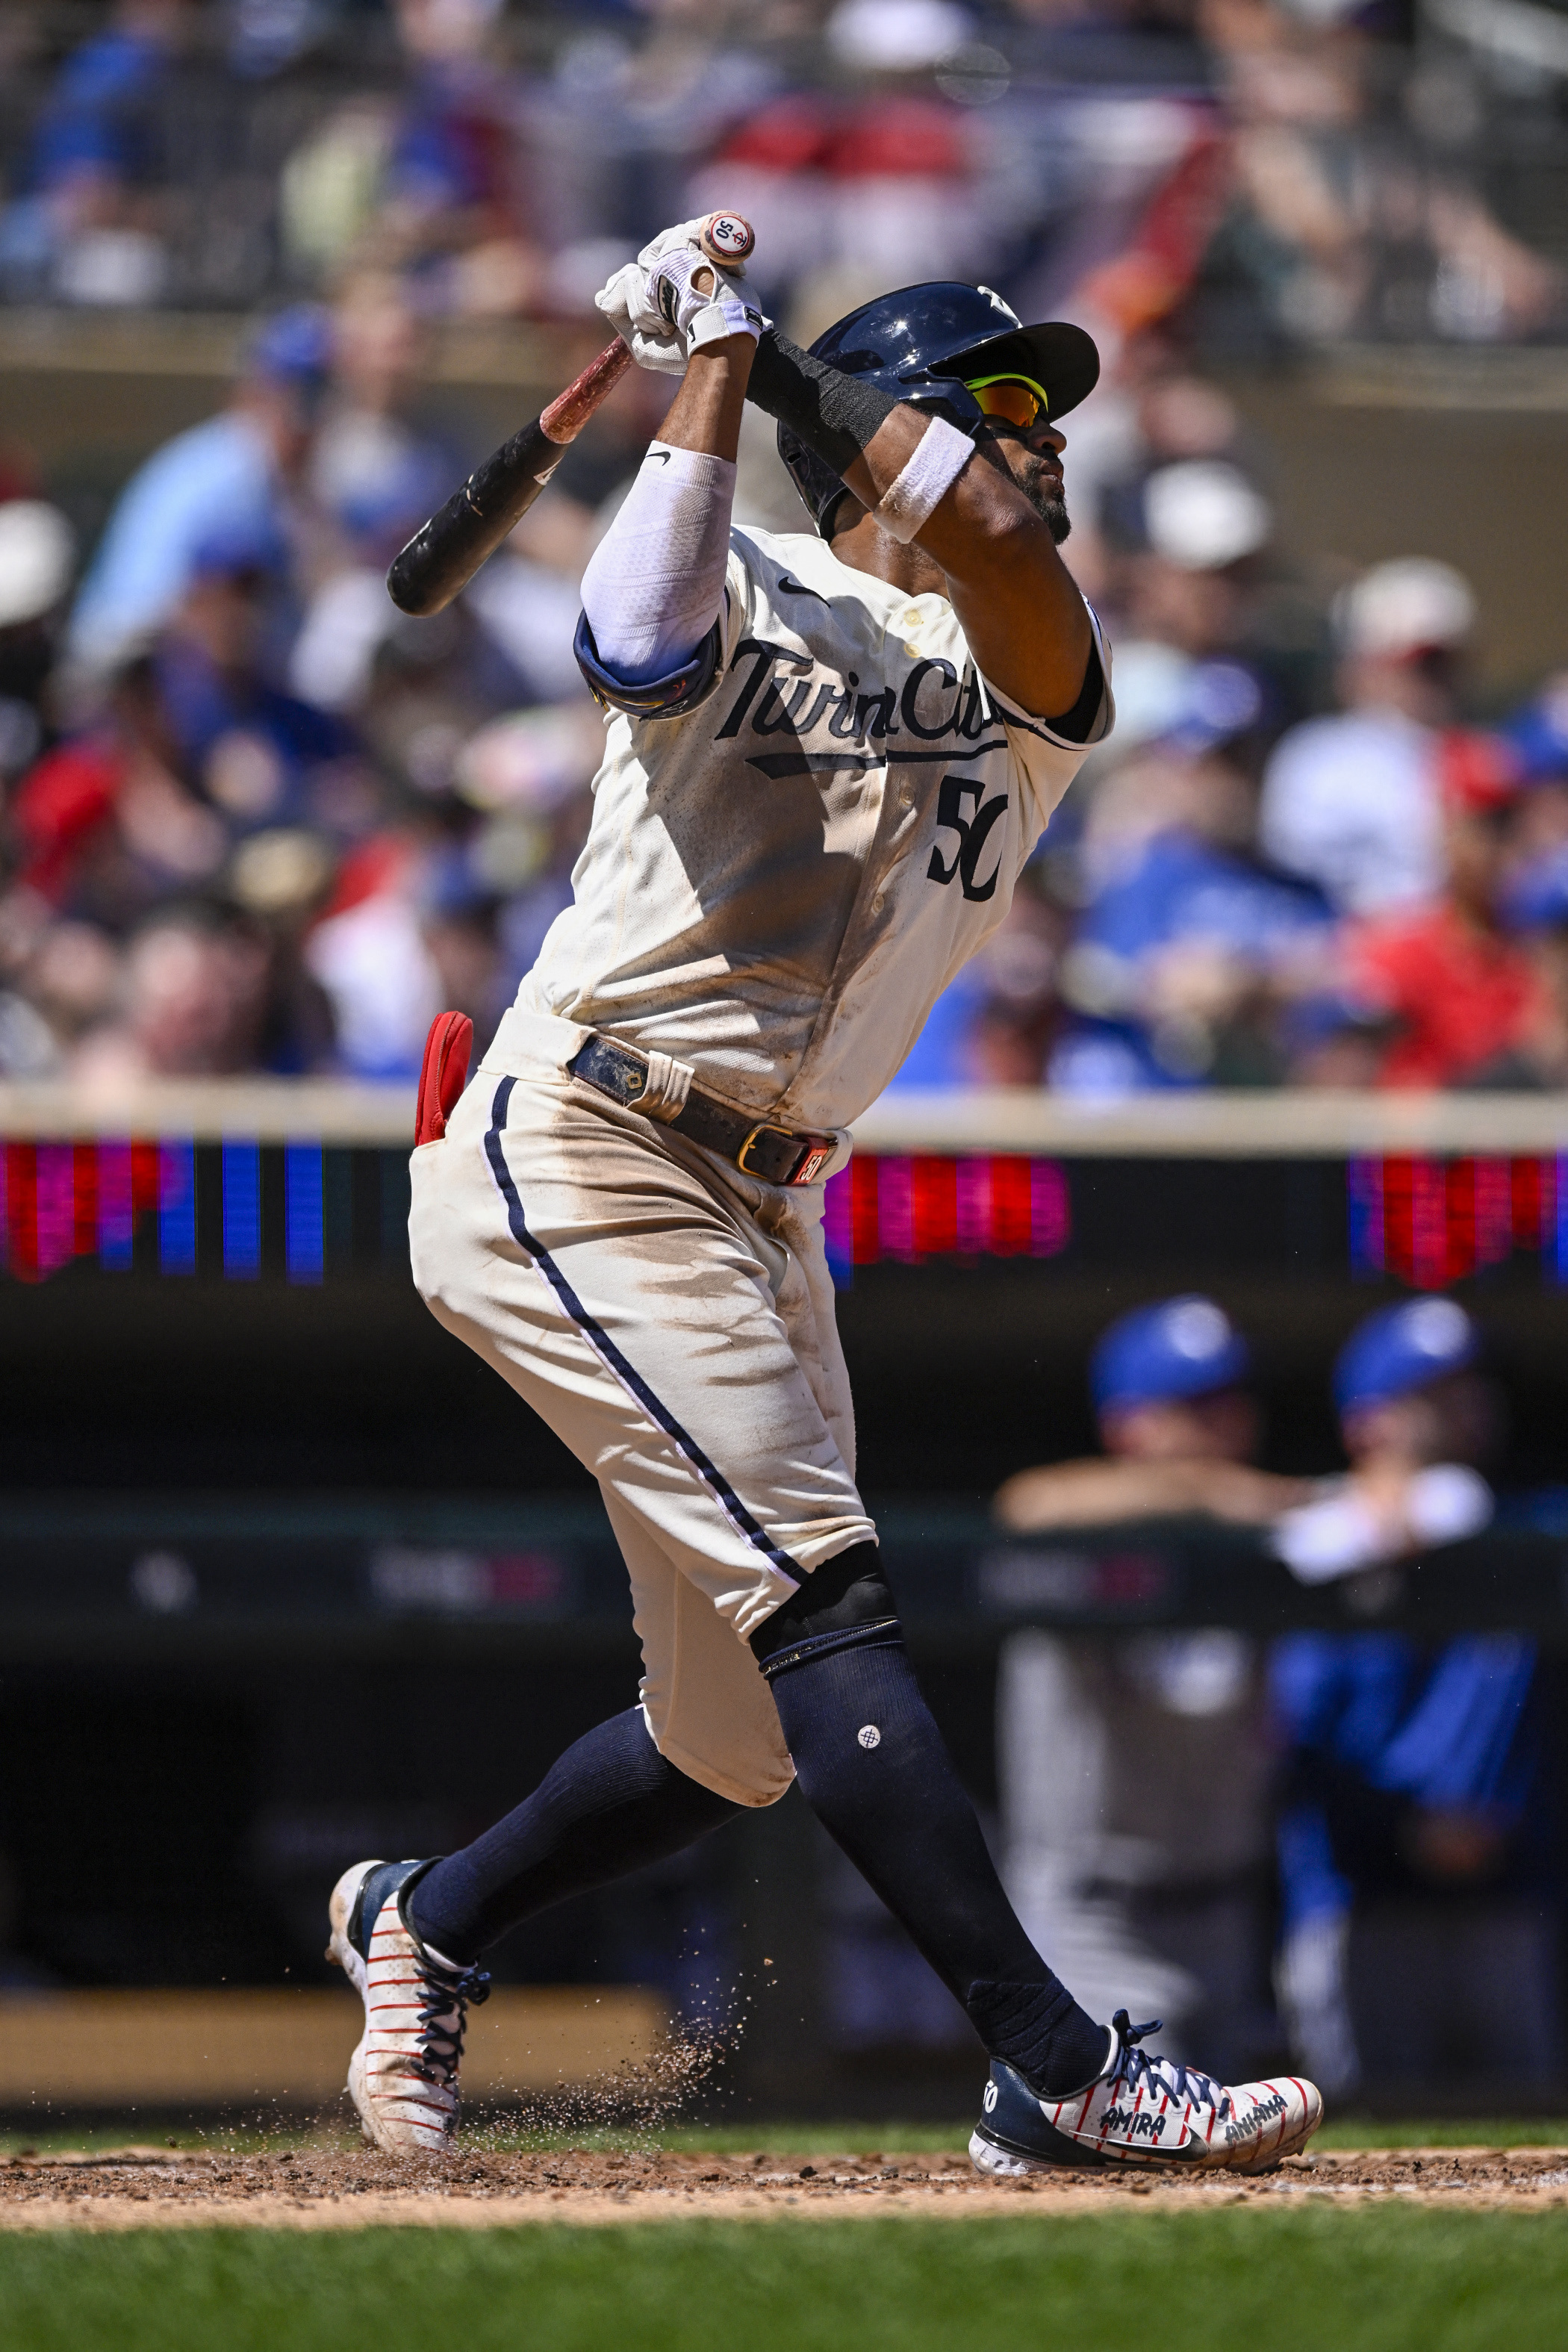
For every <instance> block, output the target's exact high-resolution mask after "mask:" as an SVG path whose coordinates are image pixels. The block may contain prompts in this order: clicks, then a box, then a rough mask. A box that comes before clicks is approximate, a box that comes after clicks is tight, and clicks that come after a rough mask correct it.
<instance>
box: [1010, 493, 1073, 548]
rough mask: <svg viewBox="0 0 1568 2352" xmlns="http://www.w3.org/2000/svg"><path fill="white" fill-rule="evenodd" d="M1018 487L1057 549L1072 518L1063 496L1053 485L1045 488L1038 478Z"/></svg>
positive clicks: (1068, 528)
mask: <svg viewBox="0 0 1568 2352" xmlns="http://www.w3.org/2000/svg"><path fill="white" fill-rule="evenodd" d="M1018 487H1019V488H1020V489H1021V490H1022V491H1023V493H1024V496H1025V497H1026V499H1028V501H1029V504H1030V505H1031V506H1032V507H1033V508H1034V509H1035V512H1036V513H1037V515H1038V516H1039V518H1040V520H1041V521H1042V522H1043V523H1044V524H1045V526H1046V529H1047V530H1048V531H1049V532H1050V534H1051V544H1052V546H1053V547H1059V546H1060V545H1061V543H1062V541H1063V540H1064V539H1065V538H1066V537H1067V535H1068V531H1069V530H1071V529H1072V518H1071V516H1070V515H1069V514H1068V502H1067V499H1066V497H1065V496H1064V494H1063V493H1062V492H1061V491H1060V490H1058V488H1056V487H1055V485H1054V484H1053V485H1052V486H1051V487H1050V488H1047V486H1046V484H1045V483H1044V482H1043V481H1041V480H1039V479H1038V478H1037V479H1035V480H1034V481H1028V482H1021V483H1020V484H1019V486H1018Z"/></svg>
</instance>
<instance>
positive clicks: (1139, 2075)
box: [1108, 2009, 1231, 2123]
mask: <svg viewBox="0 0 1568 2352" xmlns="http://www.w3.org/2000/svg"><path fill="white" fill-rule="evenodd" d="M1161 2024H1162V2020H1161V2019H1159V2018H1157V2017H1152V2018H1151V2019H1150V2020H1149V2022H1148V2023H1147V2024H1146V2025H1134V2024H1133V2023H1132V2021H1131V2019H1130V2018H1129V2016H1128V2014H1127V2011H1125V2010H1124V2009H1119V2010H1118V2011H1117V2012H1116V2014H1115V2016H1114V2017H1113V2018H1112V2019H1111V2021H1110V2025H1111V2031H1112V2032H1114V2033H1115V2034H1116V2036H1117V2038H1118V2040H1119V2041H1120V2042H1121V2056H1120V2057H1119V2058H1118V2059H1117V2062H1116V2063H1115V2065H1114V2066H1113V2067H1112V2068H1111V2070H1110V2076H1109V2078H1108V2079H1109V2080H1110V2082H1112V2083H1118V2082H1120V2083H1125V2084H1127V2085H1128V2088H1129V2089H1130V2090H1134V2091H1135V2090H1138V2089H1141V2088H1142V2086H1143V2085H1144V2084H1147V2085H1148V2086H1149V2088H1150V2089H1151V2090H1152V2091H1157V2092H1162V2093H1163V2094H1164V2095H1166V2096H1168V2097H1173V2098H1177V2099H1187V2100H1190V2101H1191V2103H1192V2105H1194V2106H1202V2107H1212V2108H1213V2109H1214V2111H1215V2116H1217V2117H1218V2119H1219V2120H1220V2122H1221V2123H1223V2122H1224V2121H1225V2119H1226V2116H1228V2115H1229V2114H1230V2112H1231V2105H1230V2094H1229V2092H1228V2091H1227V2090H1226V2088H1225V2087H1224V2085H1223V2084H1219V2083H1216V2082H1215V2079H1214V2077H1213V2075H1212V2074H1204V2073H1202V2071H1201V2070H1200V2069H1199V2068H1198V2067H1196V2066H1187V2065H1184V2064H1182V2063H1180V2061H1179V2060H1177V2059H1174V2058H1161V2057H1157V2056H1152V2055H1151V2054H1150V2053H1149V2052H1148V2051H1145V2050H1140V2049H1139V2047H1138V2044H1139V2043H1140V2042H1142V2039H1143V2037H1144V2035H1145V2034H1148V2033H1158V2032H1160V2030H1161Z"/></svg>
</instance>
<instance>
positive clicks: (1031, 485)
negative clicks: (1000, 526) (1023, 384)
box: [974, 415, 1072, 547]
mask: <svg viewBox="0 0 1568 2352" xmlns="http://www.w3.org/2000/svg"><path fill="white" fill-rule="evenodd" d="M974 437H975V439H976V440H977V441H984V442H989V443H991V444H992V446H994V449H995V451H996V454H997V456H998V457H1000V458H1001V460H1002V462H1003V464H1004V465H1005V467H1006V468H1007V471H1008V472H1009V473H1010V474H1011V475H1012V477H1013V479H1014V480H1015V481H1016V483H1017V485H1018V488H1020V489H1021V490H1022V491H1023V493H1024V496H1025V497H1026V499H1028V501H1029V504H1030V505H1031V506H1032V507H1033V508H1034V509H1035V512H1036V513H1037V515H1038V516H1039V517H1040V519H1041V520H1042V521H1043V522H1044V524H1045V526H1046V528H1047V530H1048V531H1049V532H1050V534H1051V537H1052V539H1053V540H1054V541H1056V544H1057V545H1058V547H1059V546H1060V545H1061V543H1062V541H1063V540H1064V539H1065V538H1066V537H1067V535H1068V531H1069V530H1071V529H1072V524H1071V522H1070V521H1069V520H1068V510H1067V498H1066V491H1065V486H1064V484H1063V480H1062V451H1063V450H1064V449H1065V448H1066V447H1067V440H1066V437H1065V436H1064V435H1062V434H1060V433H1058V430H1057V428H1056V426H1055V425H1050V424H1047V421H1046V418H1045V416H1044V415H1039V416H1037V418H1036V419H1035V421H1034V423H1033V424H1032V425H1021V424H1016V423H1015V422H1014V420H1013V419H1012V418H1011V417H1008V416H997V415H990V416H986V417H984V418H983V419H982V421H981V423H980V424H979V425H977V426H976V428H975V435H974Z"/></svg>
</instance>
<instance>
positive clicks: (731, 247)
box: [697, 213, 757, 269]
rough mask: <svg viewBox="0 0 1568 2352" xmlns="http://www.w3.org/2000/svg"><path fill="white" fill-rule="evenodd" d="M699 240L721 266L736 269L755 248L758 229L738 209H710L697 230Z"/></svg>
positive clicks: (712, 258) (710, 257)
mask: <svg viewBox="0 0 1568 2352" xmlns="http://www.w3.org/2000/svg"><path fill="white" fill-rule="evenodd" d="M697 242H698V244H699V246H700V247H701V249H702V251H703V252H704V253H705V254H706V255H707V257H708V258H709V260H710V261H716V262H717V263H718V265H719V267H720V268H721V269H733V268H735V266H736V264H737V263H738V262H742V261H745V260H747V259H748V258H749V257H750V256H751V255H752V252H753V251H754V250H755V247H756V242H757V232H756V230H755V229H754V228H753V227H752V224H751V222H750V221H749V220H742V218H741V215H740V214H739V213H710V214H709V215H708V217H707V219H706V220H705V221H704V222H703V224H702V226H701V227H700V229H699V230H698V232H697Z"/></svg>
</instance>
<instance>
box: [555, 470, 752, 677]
mask: <svg viewBox="0 0 1568 2352" xmlns="http://www.w3.org/2000/svg"><path fill="white" fill-rule="evenodd" d="M734 499H735V468H734V467H733V466H732V465H731V463H730V460H729V459H728V458H727V457H704V456H701V455H700V454H699V452H698V451H697V450H695V449H670V448H668V447H667V446H666V445H665V444H664V443H663V442H662V441H655V442H653V443H651V444H650V446H649V448H648V453H647V457H645V458H644V459H643V461H642V466H641V467H640V469H639V471H638V474H637V479H636V481H635V482H634V483H633V484H632V486H631V488H630V489H629V490H628V491H627V492H626V499H625V502H624V503H623V505H622V507H621V510H620V512H619V514H617V515H616V519H615V521H614V522H613V523H612V524H611V525H610V528H609V530H607V531H606V532H605V536H604V538H603V539H602V540H601V541H599V544H598V546H597V547H596V548H595V550H594V552H593V554H592V556H591V557H590V558H589V560H588V568H587V570H586V572H584V574H583V610H584V613H585V614H587V616H588V626H589V628H590V629H591V630H592V631H593V633H594V645H595V650H596V652H597V654H598V656H599V659H600V660H601V661H602V662H603V663H604V665H605V668H606V669H607V670H610V671H611V672H613V673H614V675H615V676H616V677H618V678H620V679H621V680H622V681H623V682H624V683H625V684H626V685H627V686H647V685H650V684H651V683H652V682H653V681H654V680H655V679H656V678H661V677H668V676H669V674H670V672H671V671H672V670H676V669H679V667H680V666H681V664H682V663H683V662H688V661H689V660H690V659H691V656H692V655H693V654H694V653H695V652H696V651H697V648H698V646H700V644H701V643H702V640H703V638H704V637H705V636H706V635H708V632H709V630H710V628H711V627H712V626H713V624H714V622H715V621H716V620H717V619H718V617H719V612H720V607H721V604H722V602H723V597H724V564H725V560H726V557H727V556H728V553H729V549H730V509H731V506H732V505H733V504H734Z"/></svg>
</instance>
